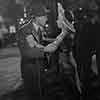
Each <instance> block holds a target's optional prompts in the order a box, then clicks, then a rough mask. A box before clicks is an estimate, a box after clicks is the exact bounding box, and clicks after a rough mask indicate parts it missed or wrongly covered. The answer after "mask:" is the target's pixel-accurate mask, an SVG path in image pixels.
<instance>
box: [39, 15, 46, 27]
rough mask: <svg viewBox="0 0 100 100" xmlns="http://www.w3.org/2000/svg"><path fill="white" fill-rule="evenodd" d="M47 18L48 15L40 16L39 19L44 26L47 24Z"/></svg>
mask: <svg viewBox="0 0 100 100" xmlns="http://www.w3.org/2000/svg"><path fill="white" fill-rule="evenodd" d="M47 20H48V18H47V16H41V17H38V21H39V23H40V24H41V25H42V26H44V25H45V24H46V22H47Z"/></svg>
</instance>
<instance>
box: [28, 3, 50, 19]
mask: <svg viewBox="0 0 100 100" xmlns="http://www.w3.org/2000/svg"><path fill="white" fill-rule="evenodd" d="M49 12H50V10H48V9H47V8H46V7H45V6H44V5H43V4H41V3H38V4H37V3H34V4H32V5H30V7H29V9H28V15H29V16H34V17H35V16H44V15H47V14H48V13H49Z"/></svg>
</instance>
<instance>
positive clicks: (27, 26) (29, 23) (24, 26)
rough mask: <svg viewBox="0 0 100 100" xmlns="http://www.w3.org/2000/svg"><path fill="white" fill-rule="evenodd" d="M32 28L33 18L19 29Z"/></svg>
mask: <svg viewBox="0 0 100 100" xmlns="http://www.w3.org/2000/svg"><path fill="white" fill-rule="evenodd" d="M30 28H32V20H30V21H28V22H27V23H25V24H24V25H22V26H21V27H20V28H19V30H26V29H30Z"/></svg>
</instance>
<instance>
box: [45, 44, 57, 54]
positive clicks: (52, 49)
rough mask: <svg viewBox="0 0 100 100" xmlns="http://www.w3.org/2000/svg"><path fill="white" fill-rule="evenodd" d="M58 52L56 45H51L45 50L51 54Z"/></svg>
mask: <svg viewBox="0 0 100 100" xmlns="http://www.w3.org/2000/svg"><path fill="white" fill-rule="evenodd" d="M56 50H57V46H56V45H55V44H54V43H50V44H48V45H47V46H46V47H45V48H44V52H49V53H53V52H55V51H56Z"/></svg>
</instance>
